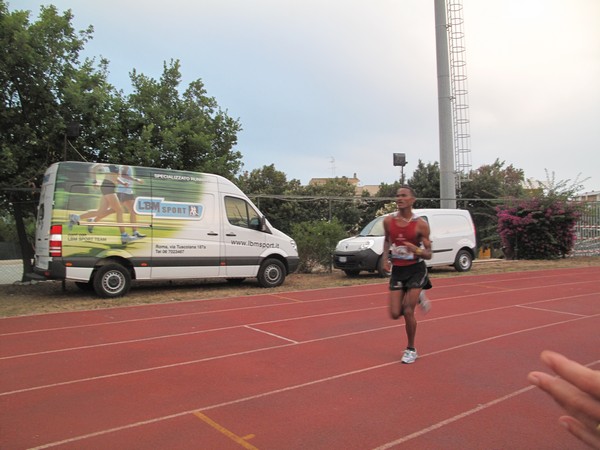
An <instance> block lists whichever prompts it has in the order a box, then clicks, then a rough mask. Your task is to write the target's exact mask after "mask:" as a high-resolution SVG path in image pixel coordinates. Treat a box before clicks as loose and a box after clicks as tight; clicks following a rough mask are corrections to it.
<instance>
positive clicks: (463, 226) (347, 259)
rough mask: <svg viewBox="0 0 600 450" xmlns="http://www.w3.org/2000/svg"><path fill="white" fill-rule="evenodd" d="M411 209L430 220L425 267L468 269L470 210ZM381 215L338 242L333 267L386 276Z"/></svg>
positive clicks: (473, 244)
mask: <svg viewBox="0 0 600 450" xmlns="http://www.w3.org/2000/svg"><path fill="white" fill-rule="evenodd" d="M413 212H414V213H415V214H416V215H418V216H420V217H422V218H423V219H425V220H426V221H427V222H428V223H429V228H430V231H431V234H430V238H431V241H432V244H431V245H432V250H433V256H432V258H431V259H430V260H425V262H426V264H427V267H432V266H454V267H455V268H456V270H457V271H459V272H466V271H468V270H470V269H471V266H472V264H473V260H474V259H475V255H476V252H475V250H476V248H477V244H476V240H475V225H474V224H473V220H472V219H471V215H470V214H469V211H466V210H462V209H413ZM392 214H396V213H392ZM388 215H389V214H388ZM384 217H385V216H380V217H377V218H376V219H373V220H372V221H371V222H369V224H368V225H367V226H365V227H364V228H363V230H362V231H361V232H360V234H359V235H358V236H354V237H351V238H347V239H343V240H341V241H340V242H338V244H337V246H336V248H335V252H334V254H333V265H334V267H335V268H336V269H341V270H343V271H344V272H345V273H346V275H348V276H356V275H358V274H359V273H360V272H361V271H368V272H377V273H378V274H379V275H380V276H389V273H387V272H386V271H385V270H384V268H383V262H384V258H383V244H384V240H385V237H384V235H385V232H384V230H383V219H384Z"/></svg>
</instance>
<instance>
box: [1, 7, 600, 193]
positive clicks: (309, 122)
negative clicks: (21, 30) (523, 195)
mask: <svg viewBox="0 0 600 450" xmlns="http://www.w3.org/2000/svg"><path fill="white" fill-rule="evenodd" d="M42 4H43V5H48V4H54V5H55V6H56V7H57V8H58V9H59V11H61V12H62V11H64V10H65V9H69V8H70V9H71V10H72V12H73V14H74V16H75V18H74V25H75V27H76V29H83V28H85V27H87V26H88V25H93V26H94V30H95V31H94V38H93V40H92V41H91V42H89V43H88V44H87V46H86V54H85V55H86V56H103V57H105V58H107V59H108V60H109V61H110V65H109V68H110V77H109V80H110V82H111V83H112V84H113V85H115V87H117V88H118V89H123V90H124V91H125V92H128V91H129V90H130V87H131V84H130V80H129V72H131V70H132V69H134V68H135V69H136V70H137V71H138V72H141V73H143V74H145V75H147V76H150V77H153V78H156V79H157V78H159V77H160V75H161V74H162V70H163V63H164V62H165V61H169V60H171V59H179V60H180V62H181V71H182V75H183V83H182V87H183V88H185V87H187V85H188V84H189V83H190V82H191V81H194V80H196V79H201V80H202V81H203V82H204V84H205V87H206V89H207V91H208V95H210V96H212V97H215V98H216V100H217V102H218V103H219V105H220V106H221V107H222V108H223V109H225V110H227V112H228V114H229V115H230V116H231V117H234V118H237V119H239V120H240V122H241V124H242V126H243V131H242V132H241V133H240V134H239V143H238V146H237V150H239V151H240V152H241V153H242V155H243V163H244V170H249V171H250V170H253V169H257V168H261V167H263V166H264V165H269V164H275V168H276V169H277V170H280V171H282V172H284V173H286V174H287V177H288V180H290V179H293V178H295V179H298V180H300V181H301V182H302V183H303V184H306V183H308V181H309V180H310V179H311V178H314V177H331V176H347V177H351V176H353V175H354V174H355V173H356V175H357V177H358V178H359V179H360V183H361V185H368V184H379V183H381V182H386V183H391V182H393V181H395V180H396V179H398V178H399V175H400V169H399V167H394V166H393V159H392V158H393V154H394V153H405V154H406V160H407V162H408V164H407V166H406V167H405V169H404V174H405V176H406V177H407V178H408V177H410V175H411V174H412V171H413V170H414V168H415V167H416V165H417V162H418V160H419V159H420V160H422V161H423V162H425V163H430V162H434V161H439V139H438V137H439V135H438V109H437V107H438V93H437V74H436V58H435V55H436V52H435V18H434V1H433V0H170V1H168V2H165V1H158V0H102V1H76V0H70V1H69V0H53V1H49V2H47V1H40V0H12V1H10V0H9V8H10V10H14V9H27V10H31V11H32V17H31V19H32V20H33V19H35V18H37V16H38V12H39V7H40V5H42ZM462 4H463V16H464V19H465V22H464V30H465V48H466V61H467V65H466V70H467V75H468V98H469V116H470V135H471V139H470V140H471V163H472V167H473V168H474V169H475V168H478V167H480V166H481V165H484V164H491V163H493V162H494V161H495V160H496V158H499V159H500V160H501V161H505V162H506V165H509V164H512V165H514V166H515V167H516V168H518V169H523V170H524V171H525V176H526V177H527V178H533V179H538V180H542V181H544V180H546V171H548V172H549V174H550V175H551V176H552V173H554V175H555V179H556V180H557V181H560V180H571V181H575V180H576V179H577V177H579V179H580V180H583V179H585V178H589V180H587V181H585V183H584V187H585V190H586V191H597V190H600V1H599V0H502V1H492V0H463V1H462Z"/></svg>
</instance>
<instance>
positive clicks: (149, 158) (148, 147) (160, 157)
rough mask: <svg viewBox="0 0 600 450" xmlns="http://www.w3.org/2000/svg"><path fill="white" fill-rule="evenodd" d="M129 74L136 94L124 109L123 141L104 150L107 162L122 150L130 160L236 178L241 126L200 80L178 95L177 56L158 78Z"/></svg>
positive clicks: (179, 76)
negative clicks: (238, 134) (208, 93)
mask: <svg viewBox="0 0 600 450" xmlns="http://www.w3.org/2000/svg"><path fill="white" fill-rule="evenodd" d="M130 77H131V82H132V85H133V90H134V92H133V93H132V94H131V95H129V96H128V98H127V100H126V107H127V108H126V109H124V110H122V111H121V116H122V117H121V120H120V122H122V123H124V124H125V129H124V130H123V131H124V133H123V134H122V136H121V139H122V144H121V146H113V147H110V148H107V149H106V151H107V153H108V154H107V157H106V158H107V159H108V160H115V159H116V158H119V157H120V155H122V153H123V150H124V152H125V154H126V155H128V157H129V158H130V159H131V161H129V162H130V163H131V164H137V165H144V166H150V167H162V168H169V169H177V170H192V171H197V172H209V173H216V174H218V175H222V176H224V177H226V178H229V179H231V180H233V179H234V178H235V174H236V173H237V172H239V170H240V168H241V153H240V152H238V151H234V150H233V147H235V145H236V144H237V133H238V132H239V131H240V130H241V129H242V128H241V125H240V123H239V121H238V120H235V119H232V118H231V117H229V116H228V115H227V113H226V112H224V111H222V110H221V109H220V108H219V106H218V104H217V101H216V100H215V99H214V98H213V97H209V96H207V92H206V89H205V88H204V84H203V83H202V81H201V80H196V81H193V82H192V83H190V85H189V86H188V87H187V89H186V90H185V91H184V92H183V95H182V96H180V94H179V89H180V87H179V85H180V83H181V73H180V63H179V61H178V60H171V61H170V63H169V64H166V63H165V64H164V66H163V74H162V76H161V78H160V80H159V81H156V80H154V79H152V78H150V77H147V76H145V75H143V74H138V73H137V71H136V70H135V69H134V70H133V71H132V73H131V74H130Z"/></svg>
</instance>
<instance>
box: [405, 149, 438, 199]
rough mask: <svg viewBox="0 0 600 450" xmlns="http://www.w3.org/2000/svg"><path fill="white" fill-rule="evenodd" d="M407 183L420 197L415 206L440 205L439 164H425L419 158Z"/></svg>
mask: <svg viewBox="0 0 600 450" xmlns="http://www.w3.org/2000/svg"><path fill="white" fill-rule="evenodd" d="M407 184H408V185H409V186H410V187H411V188H413V189H414V191H415V193H416V194H417V197H418V198H419V199H420V200H417V202H415V208H439V207H440V201H439V198H440V166H439V164H438V163H437V162H434V163H428V164H427V165H425V164H424V163H423V162H422V161H421V160H419V163H418V164H417V168H416V169H415V171H414V172H413V175H412V177H411V178H410V179H409V180H408V183H407ZM394 195H395V193H394ZM430 199H434V200H430Z"/></svg>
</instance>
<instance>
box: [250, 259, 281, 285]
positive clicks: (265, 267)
mask: <svg viewBox="0 0 600 450" xmlns="http://www.w3.org/2000/svg"><path fill="white" fill-rule="evenodd" d="M256 278H257V279H258V284H260V285H261V286H262V287H264V288H273V287H277V286H280V285H281V284H282V283H283V281H284V280H285V266H284V265H283V263H282V262H281V261H279V260H278V259H274V258H270V259H266V260H265V261H264V262H263V263H262V264H261V266H260V269H259V270H258V276H257V277H256Z"/></svg>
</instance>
